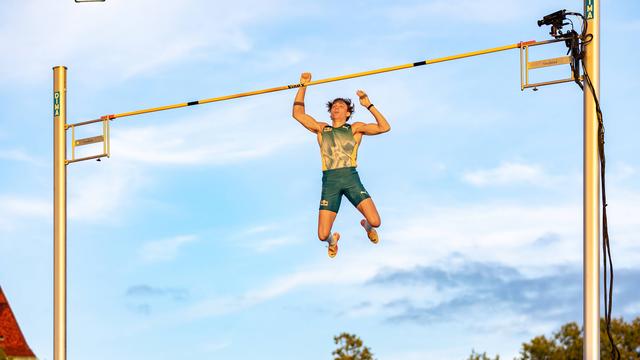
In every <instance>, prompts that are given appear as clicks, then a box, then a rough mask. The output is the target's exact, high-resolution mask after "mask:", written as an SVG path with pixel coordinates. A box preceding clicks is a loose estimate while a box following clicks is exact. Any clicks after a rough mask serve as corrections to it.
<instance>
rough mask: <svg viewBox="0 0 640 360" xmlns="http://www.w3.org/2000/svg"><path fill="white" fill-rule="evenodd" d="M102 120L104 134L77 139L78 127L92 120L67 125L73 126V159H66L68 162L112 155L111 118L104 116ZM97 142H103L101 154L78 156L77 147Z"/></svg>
mask: <svg viewBox="0 0 640 360" xmlns="http://www.w3.org/2000/svg"><path fill="white" fill-rule="evenodd" d="M100 120H101V122H102V135H97V136H91V137H86V138H81V139H76V127H80V126H83V125H89V124H90V123H92V122H88V124H86V123H78V124H71V125H67V129H69V128H71V159H70V160H69V159H67V160H65V162H66V164H71V163H74V162H79V161H84V160H92V159H96V160H98V161H100V158H103V157H110V156H111V144H110V136H109V121H110V119H109V118H108V117H103V118H101V119H100ZM97 143H102V153H101V154H96V155H90V156H84V157H81V158H76V147H78V146H85V145H91V144H97Z"/></svg>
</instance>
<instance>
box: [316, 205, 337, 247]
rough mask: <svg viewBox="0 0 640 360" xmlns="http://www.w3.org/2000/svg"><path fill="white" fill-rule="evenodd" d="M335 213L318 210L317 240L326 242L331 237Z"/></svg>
mask: <svg viewBox="0 0 640 360" xmlns="http://www.w3.org/2000/svg"><path fill="white" fill-rule="evenodd" d="M336 215H338V214H337V213H335V212H333V211H329V210H320V212H319V213H318V239H320V241H327V239H328V238H329V236H330V235H331V228H332V227H333V222H334V221H335V220H336Z"/></svg>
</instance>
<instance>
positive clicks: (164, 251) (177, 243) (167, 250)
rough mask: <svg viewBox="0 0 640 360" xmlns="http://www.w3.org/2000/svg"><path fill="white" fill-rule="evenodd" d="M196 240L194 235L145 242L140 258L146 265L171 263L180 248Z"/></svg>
mask: <svg viewBox="0 0 640 360" xmlns="http://www.w3.org/2000/svg"><path fill="white" fill-rule="evenodd" d="M196 240H197V238H196V237H195V236H194V235H180V236H175V237H173V238H169V239H163V240H158V241H151V242H147V243H145V244H144V245H143V246H142V249H140V257H141V258H142V260H143V261H145V262H147V263H154V262H163V261H171V260H173V259H175V258H176V257H177V256H178V253H179V252H180V249H181V248H183V247H184V246H185V245H187V244H189V243H192V242H194V241H196Z"/></svg>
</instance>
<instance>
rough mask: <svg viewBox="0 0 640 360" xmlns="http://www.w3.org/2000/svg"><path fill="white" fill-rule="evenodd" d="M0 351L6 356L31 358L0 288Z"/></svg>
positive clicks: (31, 352) (31, 353)
mask: <svg viewBox="0 0 640 360" xmlns="http://www.w3.org/2000/svg"><path fill="white" fill-rule="evenodd" d="M0 349H2V350H3V351H4V353H5V354H6V355H7V356H24V357H33V358H35V355H34V354H33V351H31V349H30V348H29V345H27V341H26V340H25V339H24V336H23V335H22V331H20V326H18V322H17V321H16V318H15V316H13V311H11V306H9V302H8V301H7V298H6V297H5V296H4V293H3V292H2V288H1V287H0Z"/></svg>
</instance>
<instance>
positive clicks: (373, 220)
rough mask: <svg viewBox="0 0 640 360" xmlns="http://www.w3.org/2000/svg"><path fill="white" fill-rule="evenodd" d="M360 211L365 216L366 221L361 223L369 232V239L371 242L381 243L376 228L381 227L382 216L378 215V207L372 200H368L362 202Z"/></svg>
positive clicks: (359, 205) (363, 220) (359, 207)
mask: <svg viewBox="0 0 640 360" xmlns="http://www.w3.org/2000/svg"><path fill="white" fill-rule="evenodd" d="M357 208H358V210H359V211H360V212H361V213H362V215H364V219H362V221H360V225H362V227H363V228H364V230H365V231H366V232H367V237H368V238H369V240H370V241H371V242H372V243H374V244H377V243H378V241H379V238H378V232H377V231H376V229H375V228H377V227H378V226H380V215H379V214H378V210H377V209H376V205H375V204H374V203H373V200H371V198H367V199H364V200H362V201H361V202H360V203H359V204H358V206H357Z"/></svg>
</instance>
